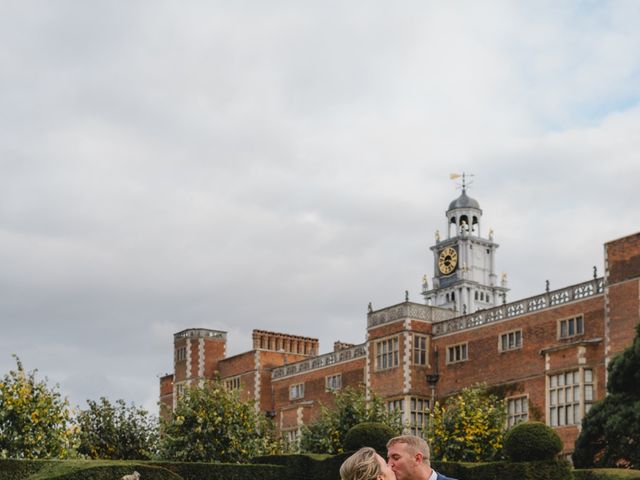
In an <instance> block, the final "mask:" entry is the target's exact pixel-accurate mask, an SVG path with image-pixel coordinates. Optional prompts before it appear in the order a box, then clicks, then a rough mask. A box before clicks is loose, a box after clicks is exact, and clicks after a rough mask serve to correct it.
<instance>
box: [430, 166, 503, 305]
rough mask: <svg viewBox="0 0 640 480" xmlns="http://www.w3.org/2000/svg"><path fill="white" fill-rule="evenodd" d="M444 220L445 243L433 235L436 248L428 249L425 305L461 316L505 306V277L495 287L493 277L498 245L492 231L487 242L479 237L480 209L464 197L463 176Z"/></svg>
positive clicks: (495, 278)
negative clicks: (429, 269) (431, 268)
mask: <svg viewBox="0 0 640 480" xmlns="http://www.w3.org/2000/svg"><path fill="white" fill-rule="evenodd" d="M457 177H458V176H453V175H452V178H457ZM446 216H447V229H446V239H441V238H440V234H439V233H438V232H436V244H435V245H433V246H432V247H431V251H432V252H433V266H434V274H433V278H432V285H433V288H432V289H429V287H428V282H427V276H426V275H425V277H424V279H423V285H422V295H423V296H424V298H425V301H426V303H427V305H434V306H438V307H444V308H451V309H453V310H456V311H457V312H458V313H460V314H465V313H472V312H475V311H477V310H482V309H485V308H491V307H494V306H496V305H499V304H500V303H505V302H506V294H507V291H508V288H506V287H507V286H506V277H505V276H503V278H502V279H501V280H500V284H498V279H497V276H496V273H495V251H496V249H497V248H498V244H497V243H495V242H494V241H493V230H490V231H489V236H488V238H484V237H483V236H482V231H481V229H480V226H481V220H482V209H480V204H479V203H478V202H477V201H476V200H474V199H473V198H471V197H469V196H468V195H467V184H466V176H465V174H462V194H461V195H460V196H459V197H458V198H456V199H455V200H454V201H453V202H451V203H450V204H449V209H448V210H447V212H446Z"/></svg>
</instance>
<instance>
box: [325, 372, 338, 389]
mask: <svg viewBox="0 0 640 480" xmlns="http://www.w3.org/2000/svg"><path fill="white" fill-rule="evenodd" d="M341 388H342V373H336V374H333V375H327V376H326V377H324V389H325V391H327V392H335V391H337V390H340V389H341Z"/></svg>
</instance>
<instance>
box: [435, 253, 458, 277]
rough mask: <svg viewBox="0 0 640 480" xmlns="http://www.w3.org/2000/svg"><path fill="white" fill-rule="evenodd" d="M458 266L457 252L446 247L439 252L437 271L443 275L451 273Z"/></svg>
mask: <svg viewBox="0 0 640 480" xmlns="http://www.w3.org/2000/svg"><path fill="white" fill-rule="evenodd" d="M457 265H458V252H456V249H455V248H452V247H447V248H445V249H444V250H442V251H441V252H440V256H439V257H438V270H440V273H442V274H443V275H449V274H450V273H452V272H453V271H454V270H455V269H456V266H457Z"/></svg>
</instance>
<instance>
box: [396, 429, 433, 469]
mask: <svg viewBox="0 0 640 480" xmlns="http://www.w3.org/2000/svg"><path fill="white" fill-rule="evenodd" d="M396 443H404V444H406V445H407V447H409V448H410V449H411V450H413V453H421V454H422V463H426V464H427V465H429V461H430V457H431V452H430V450H429V444H428V443H427V441H426V440H424V439H423V438H420V437H416V436H415V435H400V436H399V437H393V438H392V439H391V440H389V441H388V442H387V448H389V447H391V446H392V445H395V444H396Z"/></svg>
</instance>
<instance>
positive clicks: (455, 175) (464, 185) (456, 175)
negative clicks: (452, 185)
mask: <svg viewBox="0 0 640 480" xmlns="http://www.w3.org/2000/svg"><path fill="white" fill-rule="evenodd" d="M473 176H474V175H473V174H472V173H470V174H466V173H465V172H462V173H450V174H449V179H451V180H455V179H457V178H460V177H462V185H457V187H458V188H460V187H462V193H466V191H467V187H468V186H469V185H471V184H472V183H473V180H470V181H469V183H467V177H473Z"/></svg>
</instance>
